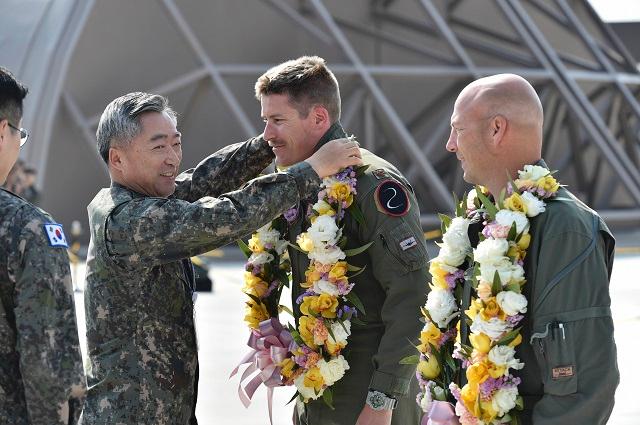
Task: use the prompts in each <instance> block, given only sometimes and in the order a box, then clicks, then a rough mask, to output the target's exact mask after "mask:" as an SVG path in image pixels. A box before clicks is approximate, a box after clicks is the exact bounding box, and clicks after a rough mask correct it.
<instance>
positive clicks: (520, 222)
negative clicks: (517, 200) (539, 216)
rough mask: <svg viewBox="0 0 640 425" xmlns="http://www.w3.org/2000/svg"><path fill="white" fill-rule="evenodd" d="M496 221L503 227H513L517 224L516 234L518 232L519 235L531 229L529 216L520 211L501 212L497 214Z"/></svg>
mask: <svg viewBox="0 0 640 425" xmlns="http://www.w3.org/2000/svg"><path fill="white" fill-rule="evenodd" d="M496 221H497V222H498V224H500V225H502V226H509V227H511V226H512V225H513V223H516V232H518V234H520V233H522V231H524V230H528V229H529V220H528V219H527V216H526V215H524V213H521V212H519V211H509V210H500V211H498V213H497V214H496Z"/></svg>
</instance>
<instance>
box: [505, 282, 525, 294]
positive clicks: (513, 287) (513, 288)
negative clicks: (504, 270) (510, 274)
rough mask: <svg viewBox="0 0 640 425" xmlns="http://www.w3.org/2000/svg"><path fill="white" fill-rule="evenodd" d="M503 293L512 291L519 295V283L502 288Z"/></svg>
mask: <svg viewBox="0 0 640 425" xmlns="http://www.w3.org/2000/svg"><path fill="white" fill-rule="evenodd" d="M504 290H505V291H512V292H515V293H516V294H519V293H521V292H522V288H520V284H519V283H510V284H508V285H507V286H505V287H504Z"/></svg>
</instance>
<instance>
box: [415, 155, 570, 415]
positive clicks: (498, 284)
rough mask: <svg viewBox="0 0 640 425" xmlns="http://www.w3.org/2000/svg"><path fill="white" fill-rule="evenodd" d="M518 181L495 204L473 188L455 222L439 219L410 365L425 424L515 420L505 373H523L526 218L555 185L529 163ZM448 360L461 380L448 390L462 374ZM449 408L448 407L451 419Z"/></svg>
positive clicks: (519, 404)
mask: <svg viewBox="0 0 640 425" xmlns="http://www.w3.org/2000/svg"><path fill="white" fill-rule="evenodd" d="M518 177H519V178H518V179H517V180H516V181H515V182H513V181H511V182H510V184H509V185H508V187H507V189H506V191H505V190H503V191H502V193H501V194H500V196H499V199H498V201H497V203H495V204H494V203H493V202H492V201H491V200H490V199H489V197H488V196H487V195H488V192H487V191H486V189H484V188H482V187H476V188H475V189H473V190H472V191H471V192H470V193H469V195H468V196H465V198H463V200H462V201H461V202H460V203H457V202H456V203H457V209H456V216H455V218H453V219H452V218H450V217H447V216H445V215H440V218H441V221H442V232H443V237H442V243H441V244H439V246H440V251H439V254H438V256H437V257H436V258H435V259H433V260H432V261H431V265H430V269H429V271H430V273H431V276H432V280H431V283H430V285H429V286H430V288H431V292H430V293H429V295H428V298H427V302H426V304H425V306H424V308H423V309H422V313H423V315H424V319H425V326H424V328H423V330H422V332H421V335H420V345H419V346H418V347H417V348H418V351H419V352H420V354H419V355H418V356H415V358H414V359H413V360H414V361H417V362H418V365H417V371H416V376H417V378H418V383H419V385H420V389H421V392H420V394H418V398H417V402H418V404H419V405H420V407H421V408H422V410H423V411H424V412H425V413H426V417H428V418H432V417H433V418H434V419H435V418H436V417H437V418H442V417H445V418H447V419H450V420H455V416H458V417H459V421H460V423H461V424H463V425H467V424H470V425H476V424H478V425H484V424H503V423H509V422H511V421H514V420H516V419H515V416H516V414H515V413H516V410H522V408H523V401H522V397H521V396H520V395H519V393H518V385H519V384H520V378H518V377H515V376H514V375H512V374H511V370H519V369H522V368H523V367H524V363H522V362H520V361H519V359H517V358H516V357H515V347H516V346H517V345H519V344H520V343H521V341H522V336H521V335H520V329H521V328H520V327H518V324H519V323H520V322H521V321H522V319H523V318H524V313H526V311H527V299H526V297H525V296H524V295H522V293H521V292H522V287H523V285H524V284H525V282H526V279H525V276H524V269H523V264H524V258H525V256H526V253H527V248H528V247H529V243H530V241H531V235H530V234H529V218H532V217H535V216H537V215H538V214H540V213H542V212H544V210H545V205H546V204H545V202H544V200H545V199H547V198H550V197H553V196H555V194H556V192H557V190H558V188H559V187H560V185H559V184H558V183H557V182H556V180H555V178H554V177H553V176H552V173H551V172H550V171H549V170H547V169H546V168H544V167H540V166H535V165H526V166H525V167H524V170H523V171H519V172H518ZM505 194H506V196H507V197H506V198H505ZM480 220H482V221H483V225H484V227H483V230H482V233H481V235H480V242H479V244H478V246H477V247H476V248H475V249H472V248H471V243H470V241H469V237H468V233H467V231H468V227H469V225H470V224H471V223H473V222H477V221H480ZM465 279H467V280H469V281H470V283H471V286H472V288H473V291H472V295H471V305H470V307H469V309H468V310H466V311H465V312H464V313H465V316H466V318H465V319H464V320H466V321H467V323H469V324H470V327H469V329H470V335H469V341H470V343H471V346H467V345H465V344H462V343H461V342H460V337H459V332H460V315H461V314H460V305H462V295H463V285H464V282H465ZM454 359H458V360H460V361H461V366H462V369H463V370H464V373H465V374H466V378H467V384H466V385H464V386H463V387H462V388H459V387H458V385H456V384H455V379H456V378H458V377H459V374H460V373H462V371H461V370H460V367H459V366H458V365H457V364H456V362H455V361H454ZM450 403H455V413H454V409H453V406H452V405H451V404H450ZM440 420H441V419H440ZM447 423H448V422H447ZM451 423H455V422H451Z"/></svg>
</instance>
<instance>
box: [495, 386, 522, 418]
mask: <svg viewBox="0 0 640 425" xmlns="http://www.w3.org/2000/svg"><path fill="white" fill-rule="evenodd" d="M517 397H518V389H517V388H516V387H505V388H500V389H499V390H498V391H496V392H495V393H494V394H493V398H492V399H491V405H492V407H493V410H495V411H496V412H498V417H500V416H502V415H504V414H505V413H508V412H509V411H510V410H511V409H513V408H514V407H516V398H517Z"/></svg>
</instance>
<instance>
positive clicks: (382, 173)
mask: <svg viewBox="0 0 640 425" xmlns="http://www.w3.org/2000/svg"><path fill="white" fill-rule="evenodd" d="M371 174H373V176H374V177H375V178H376V179H378V180H382V179H388V178H389V173H388V172H387V170H385V169H384V168H378V169H377V170H373V171H372V172H371Z"/></svg>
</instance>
